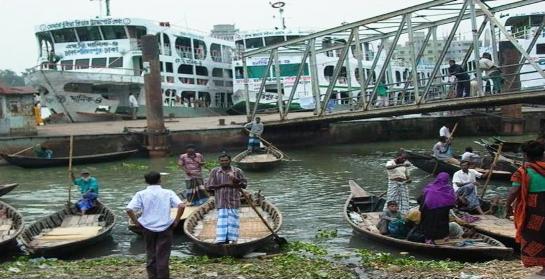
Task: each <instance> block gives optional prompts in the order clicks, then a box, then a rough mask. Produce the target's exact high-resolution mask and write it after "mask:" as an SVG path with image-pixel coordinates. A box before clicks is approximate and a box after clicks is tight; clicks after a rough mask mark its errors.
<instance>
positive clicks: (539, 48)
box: [536, 44, 545, 54]
mask: <svg viewBox="0 0 545 280" xmlns="http://www.w3.org/2000/svg"><path fill="white" fill-rule="evenodd" d="M536 54H545V44H537V45H536Z"/></svg>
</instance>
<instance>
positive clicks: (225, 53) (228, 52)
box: [221, 46, 233, 63]
mask: <svg viewBox="0 0 545 280" xmlns="http://www.w3.org/2000/svg"><path fill="white" fill-rule="evenodd" d="M221 54H222V57H223V62H225V63H231V62H233V49H232V48H231V47H228V46H222V52H221Z"/></svg>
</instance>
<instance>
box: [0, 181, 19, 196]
mask: <svg viewBox="0 0 545 280" xmlns="http://www.w3.org/2000/svg"><path fill="white" fill-rule="evenodd" d="M17 186H19V184H17V183H14V184H5V185H0V196H3V195H5V194H7V193H9V192H11V191H12V190H13V189H15V188H16V187H17Z"/></svg>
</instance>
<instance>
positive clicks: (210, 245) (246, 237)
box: [184, 196, 282, 257]
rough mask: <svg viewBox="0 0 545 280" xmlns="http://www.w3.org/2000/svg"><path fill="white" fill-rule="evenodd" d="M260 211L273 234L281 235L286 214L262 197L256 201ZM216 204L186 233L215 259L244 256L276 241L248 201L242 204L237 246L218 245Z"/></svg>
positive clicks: (193, 218) (200, 212) (189, 224)
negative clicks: (278, 233)
mask: <svg viewBox="0 0 545 280" xmlns="http://www.w3.org/2000/svg"><path fill="white" fill-rule="evenodd" d="M254 204H255V205H256V207H257V209H258V211H259V212H260V213H261V214H262V215H263V217H264V218H265V220H266V221H267V223H268V224H269V225H270V226H271V228H272V229H273V231H274V232H275V233H277V232H278V231H279V230H280V227H281V226H282V214H281V213H280V211H279V210H278V209H277V208H276V207H275V206H274V205H273V204H272V203H270V202H269V201H267V200H265V199H264V198H263V197H262V196H259V197H258V198H257V199H255V200H254ZM215 206H216V204H215V200H214V198H211V199H210V200H209V201H208V202H207V203H205V204H204V205H202V206H201V207H200V208H199V209H198V210H197V211H195V212H193V214H191V216H189V218H187V220H186V221H185V224H184V232H185V234H186V235H187V236H188V237H189V239H190V240H191V242H193V243H194V244H195V245H196V246H197V247H198V248H200V249H201V250H203V251H204V252H206V254H208V255H213V256H233V257H241V256H244V255H246V254H248V253H250V252H252V251H254V250H256V249H258V248H260V247H263V246H264V245H266V244H268V243H270V242H271V241H272V240H273V235H272V233H271V232H270V231H269V230H268V229H267V227H266V226H265V224H264V223H263V221H261V219H260V218H259V217H258V216H257V214H256V213H255V212H254V210H253V209H252V208H251V207H250V205H249V204H248V202H247V201H245V200H244V199H243V200H242V201H241V207H240V209H239V213H240V236H239V239H238V242H237V243H235V244H227V245H219V244H215V243H214V242H215V239H216V223H217V211H216V208H215Z"/></svg>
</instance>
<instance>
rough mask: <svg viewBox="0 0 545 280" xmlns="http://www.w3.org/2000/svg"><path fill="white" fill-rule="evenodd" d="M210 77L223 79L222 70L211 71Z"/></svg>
mask: <svg viewBox="0 0 545 280" xmlns="http://www.w3.org/2000/svg"><path fill="white" fill-rule="evenodd" d="M212 77H217V78H223V69H221V68H214V69H212Z"/></svg>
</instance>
